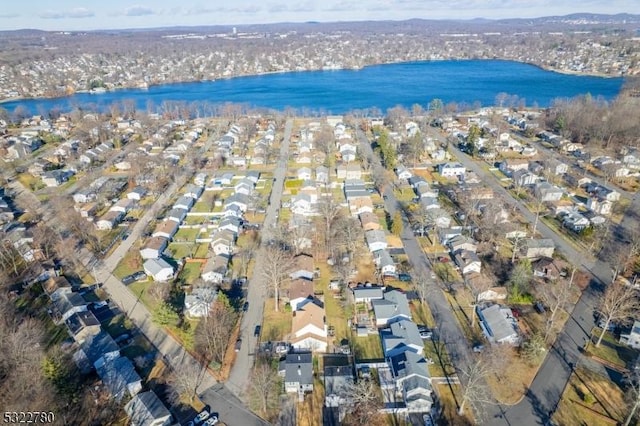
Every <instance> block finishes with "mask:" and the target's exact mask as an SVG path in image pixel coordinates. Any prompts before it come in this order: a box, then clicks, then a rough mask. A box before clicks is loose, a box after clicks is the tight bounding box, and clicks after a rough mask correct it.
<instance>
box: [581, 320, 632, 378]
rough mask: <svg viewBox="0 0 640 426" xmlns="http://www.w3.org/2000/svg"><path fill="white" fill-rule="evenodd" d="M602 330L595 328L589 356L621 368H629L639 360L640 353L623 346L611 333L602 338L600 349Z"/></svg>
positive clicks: (588, 348) (588, 349) (592, 333)
mask: <svg viewBox="0 0 640 426" xmlns="http://www.w3.org/2000/svg"><path fill="white" fill-rule="evenodd" d="M601 331H602V330H601V329H600V328H594V329H593V330H592V332H591V336H592V339H591V340H592V341H591V342H590V343H589V344H588V346H587V348H586V352H587V353H588V354H589V355H592V356H595V357H598V358H600V359H603V360H605V361H607V362H609V363H611V364H613V365H615V366H617V367H619V368H629V366H631V365H632V364H633V363H634V362H635V361H636V360H637V359H638V355H639V354H640V351H637V350H635V349H632V348H630V347H628V346H626V345H623V344H621V343H620V342H619V341H618V340H617V339H616V338H615V337H614V336H613V335H612V334H611V333H609V332H607V333H605V334H604V337H603V338H602V343H600V347H596V345H595V342H597V341H598V338H599V337H600V333H601Z"/></svg>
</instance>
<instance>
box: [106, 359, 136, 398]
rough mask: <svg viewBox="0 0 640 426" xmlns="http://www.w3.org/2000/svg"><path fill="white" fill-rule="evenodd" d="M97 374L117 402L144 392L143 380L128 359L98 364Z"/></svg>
mask: <svg viewBox="0 0 640 426" xmlns="http://www.w3.org/2000/svg"><path fill="white" fill-rule="evenodd" d="M96 372H97V373H98V376H99V377H100V379H102V383H103V384H104V385H105V387H106V388H107V389H108V390H109V393H111V397H112V398H113V399H115V400H116V401H117V402H120V400H122V398H124V397H125V396H134V395H136V394H137V393H138V392H140V391H141V390H142V379H141V378H140V376H139V375H138V373H137V372H136V369H135V368H134V367H133V364H132V363H131V361H129V358H127V357H123V356H121V357H118V358H116V359H112V360H104V361H101V362H98V363H97V364H96Z"/></svg>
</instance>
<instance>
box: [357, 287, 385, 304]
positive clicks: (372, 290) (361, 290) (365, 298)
mask: <svg viewBox="0 0 640 426" xmlns="http://www.w3.org/2000/svg"><path fill="white" fill-rule="evenodd" d="M384 289H385V287H382V286H377V285H370V284H369V285H364V286H358V287H355V288H354V289H353V301H354V302H355V303H371V302H372V301H373V300H381V299H382V298H383V297H384V293H383V292H384Z"/></svg>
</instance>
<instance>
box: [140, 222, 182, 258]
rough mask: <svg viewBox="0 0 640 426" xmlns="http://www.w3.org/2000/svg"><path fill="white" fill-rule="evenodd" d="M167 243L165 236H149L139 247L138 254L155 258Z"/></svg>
mask: <svg viewBox="0 0 640 426" xmlns="http://www.w3.org/2000/svg"><path fill="white" fill-rule="evenodd" d="M168 222H172V221H168ZM174 223H175V222H174ZM168 244H169V240H168V239H167V238H165V237H151V238H149V239H148V240H147V241H146V242H145V244H144V245H143V246H142V248H140V256H141V257H142V258H143V259H157V258H159V257H160V256H162V253H164V251H165V250H166V249H167V245H168Z"/></svg>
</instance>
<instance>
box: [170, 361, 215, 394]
mask: <svg viewBox="0 0 640 426" xmlns="http://www.w3.org/2000/svg"><path fill="white" fill-rule="evenodd" d="M204 374H206V369H205V368H204V367H203V366H201V365H200V364H198V363H195V362H188V361H187V362H183V363H181V364H180V365H179V366H178V367H177V368H176V369H175V370H174V371H173V373H172V374H171V376H170V377H169V384H170V385H171V387H172V388H173V389H174V390H175V391H176V394H177V395H178V397H179V398H180V399H182V400H186V401H188V402H189V403H192V402H193V401H194V400H195V398H196V395H197V394H198V387H199V386H200V384H201V383H202V380H203V378H204ZM176 402H177V401H176Z"/></svg>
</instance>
